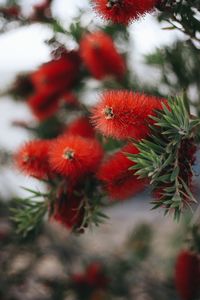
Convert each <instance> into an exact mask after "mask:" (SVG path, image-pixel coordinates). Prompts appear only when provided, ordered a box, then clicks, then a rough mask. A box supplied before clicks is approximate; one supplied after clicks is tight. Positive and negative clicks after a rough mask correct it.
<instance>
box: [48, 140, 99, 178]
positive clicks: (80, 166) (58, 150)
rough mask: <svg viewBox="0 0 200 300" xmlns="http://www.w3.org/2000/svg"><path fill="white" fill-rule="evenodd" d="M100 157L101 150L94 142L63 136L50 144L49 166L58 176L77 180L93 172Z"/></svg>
mask: <svg viewBox="0 0 200 300" xmlns="http://www.w3.org/2000/svg"><path fill="white" fill-rule="evenodd" d="M102 156H103V150H102V148H101V145H100V144H99V143H98V142H97V141H96V140H94V139H86V138H83V137H81V136H71V135H63V136H61V137H59V138H58V139H56V140H55V141H54V142H53V143H52V147H51V149H50V165H51V167H52V170H54V171H55V172H57V173H58V174H60V175H63V176H66V177H69V178H71V179H74V180H77V179H79V178H81V177H82V176H83V175H85V174H88V173H91V172H95V171H96V169H97V167H98V165H99V163H100V161H101V159H102Z"/></svg>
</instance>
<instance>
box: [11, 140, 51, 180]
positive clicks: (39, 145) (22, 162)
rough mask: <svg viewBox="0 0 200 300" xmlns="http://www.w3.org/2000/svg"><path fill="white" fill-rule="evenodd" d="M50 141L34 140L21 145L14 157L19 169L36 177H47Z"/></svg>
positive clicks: (48, 173)
mask: <svg viewBox="0 0 200 300" xmlns="http://www.w3.org/2000/svg"><path fill="white" fill-rule="evenodd" d="M50 143H51V142H50V141H46V140H34V141H30V142H27V143H26V144H25V145H23V146H22V147H21V148H20V149H19V151H18V152H17V153H16V155H15V157H14V158H15V162H16V166H17V167H18V168H19V170H21V171H22V172H24V173H25V174H27V175H29V176H33V177H36V178H38V179H43V178H47V177H48V176H49V175H50V174H51V172H50V168H49V163H48V152H49V146H50Z"/></svg>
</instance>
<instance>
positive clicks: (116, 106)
mask: <svg viewBox="0 0 200 300" xmlns="http://www.w3.org/2000/svg"><path fill="white" fill-rule="evenodd" d="M159 100H160V99H158V98H156V97H154V96H148V95H144V94H139V93H133V92H129V91H108V92H105V93H104V94H103V95H102V96H101V101H100V102H99V103H98V104H97V105H96V107H94V108H93V111H92V112H93V116H92V119H93V122H94V124H95V125H96V128H97V129H99V131H100V132H101V133H102V134H104V135H106V136H112V137H114V138H117V139H127V138H130V137H132V138H135V139H142V138H145V137H146V136H147V135H148V133H149V127H148V125H149V124H152V123H153V121H152V119H150V118H149V115H155V113H154V110H155V109H162V101H167V100H164V99H162V101H159Z"/></svg>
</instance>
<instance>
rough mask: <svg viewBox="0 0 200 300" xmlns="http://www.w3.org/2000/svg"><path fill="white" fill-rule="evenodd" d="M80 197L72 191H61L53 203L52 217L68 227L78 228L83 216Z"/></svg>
mask: <svg viewBox="0 0 200 300" xmlns="http://www.w3.org/2000/svg"><path fill="white" fill-rule="evenodd" d="M81 201H82V197H79V196H77V195H74V194H73V193H71V192H70V193H68V194H65V193H61V194H60V195H59V198H58V199H57V200H56V202H55V204H54V212H53V215H52V219H53V220H55V221H57V222H58V223H60V224H62V225H64V226H66V227H67V228H69V229H72V228H79V227H80V226H81V223H82V221H83V217H84V208H83V207H82V206H81Z"/></svg>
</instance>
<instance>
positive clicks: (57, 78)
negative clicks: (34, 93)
mask: <svg viewBox="0 0 200 300" xmlns="http://www.w3.org/2000/svg"><path fill="white" fill-rule="evenodd" d="M79 67H80V58H79V55H78V53H77V52H76V51H71V52H67V50H66V52H65V53H63V54H62V56H61V57H60V58H59V59H57V60H56V59H54V60H52V61H50V62H48V63H46V64H43V65H42V66H41V67H40V68H39V70H37V71H35V72H34V73H32V75H31V80H32V83H33V85H34V86H35V88H36V89H37V90H38V89H39V90H40V89H41V88H43V87H44V86H45V87H49V86H52V85H53V86H54V87H55V88H56V89H57V91H59V92H64V91H66V90H67V89H70V88H71V87H72V86H73V84H74V82H75V80H76V79H77V77H78V75H79Z"/></svg>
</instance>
